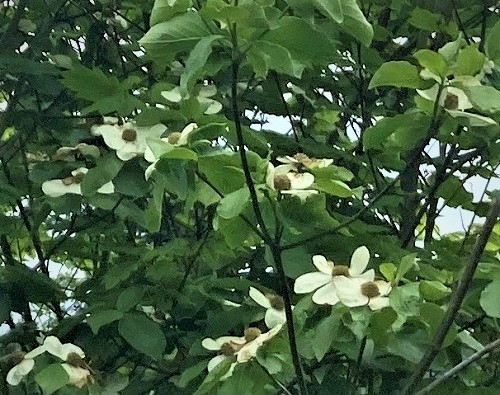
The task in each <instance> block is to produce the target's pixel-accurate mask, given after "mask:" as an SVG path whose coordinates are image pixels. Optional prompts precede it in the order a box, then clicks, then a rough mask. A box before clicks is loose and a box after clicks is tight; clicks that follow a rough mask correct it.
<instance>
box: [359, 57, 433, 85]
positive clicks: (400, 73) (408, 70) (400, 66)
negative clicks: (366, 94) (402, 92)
mask: <svg viewBox="0 0 500 395" xmlns="http://www.w3.org/2000/svg"><path fill="white" fill-rule="evenodd" d="M422 82H423V81H422V79H421V78H420V76H419V74H418V69H417V67H416V66H414V65H412V64H410V63H408V62H405V61H393V62H386V63H384V64H383V65H382V66H380V68H379V69H378V70H377V71H376V72H375V74H374V75H373V77H372V79H371V81H370V84H369V86H368V89H373V88H376V87H378V86H396V87H398V88H413V89H418V88H421V87H422V85H423V84H422Z"/></svg>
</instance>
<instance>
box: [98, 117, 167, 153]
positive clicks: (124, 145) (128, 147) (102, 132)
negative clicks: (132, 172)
mask: <svg viewBox="0 0 500 395" xmlns="http://www.w3.org/2000/svg"><path fill="white" fill-rule="evenodd" d="M165 130H167V127H166V126H165V125H162V124H160V123H159V124H156V125H154V126H136V125H135V124H134V123H133V122H127V123H124V124H123V125H100V126H98V127H96V128H94V129H92V134H94V135H95V136H102V138H103V139H104V142H105V143H106V145H107V146H108V147H109V148H111V149H114V150H116V156H118V158H120V159H121V160H123V161H127V160H130V159H132V158H135V157H136V156H142V155H144V152H145V151H146V148H147V143H146V140H147V139H148V138H155V137H161V135H162V134H163V133H164V132H165Z"/></svg>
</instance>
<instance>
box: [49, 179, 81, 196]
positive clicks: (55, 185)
mask: <svg viewBox="0 0 500 395" xmlns="http://www.w3.org/2000/svg"><path fill="white" fill-rule="evenodd" d="M42 191H43V193H45V194H46V195H48V196H51V197H59V196H62V195H66V194H67V193H71V194H75V195H81V194H82V187H81V185H80V184H70V185H64V184H63V182H62V180H49V181H45V182H43V183H42Z"/></svg>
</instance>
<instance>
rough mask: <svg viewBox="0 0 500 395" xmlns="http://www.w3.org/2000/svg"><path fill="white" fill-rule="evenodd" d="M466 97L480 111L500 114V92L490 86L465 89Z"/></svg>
mask: <svg viewBox="0 0 500 395" xmlns="http://www.w3.org/2000/svg"><path fill="white" fill-rule="evenodd" d="M467 96H468V97H469V99H470V101H471V103H472V104H473V105H474V107H475V108H477V109H478V110H480V111H483V112H489V113H496V112H500V91H499V90H498V89H495V88H494V87H492V86H483V85H481V86H470V87H468V88H467Z"/></svg>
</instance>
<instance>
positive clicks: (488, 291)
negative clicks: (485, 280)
mask: <svg viewBox="0 0 500 395" xmlns="http://www.w3.org/2000/svg"><path fill="white" fill-rule="evenodd" d="M498 295H500V279H498V280H495V281H493V282H491V283H490V284H489V285H488V286H487V287H486V288H485V289H484V290H483V291H482V292H481V298H480V299H479V304H480V305H481V307H482V308H483V310H484V312H485V313H486V314H487V315H488V316H489V317H494V318H500V303H498Z"/></svg>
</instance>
